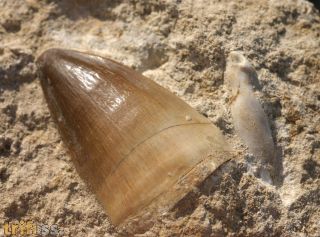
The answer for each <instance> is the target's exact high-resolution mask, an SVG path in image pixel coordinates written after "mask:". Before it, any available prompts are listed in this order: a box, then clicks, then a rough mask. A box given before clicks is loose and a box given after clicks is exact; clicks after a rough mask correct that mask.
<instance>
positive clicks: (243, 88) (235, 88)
mask: <svg viewBox="0 0 320 237" xmlns="http://www.w3.org/2000/svg"><path fill="white" fill-rule="evenodd" d="M255 75H256V72H255V70H254V68H253V67H252V66H251V64H250V63H249V61H248V60H247V59H246V58H245V57H244V56H243V55H242V54H241V53H240V52H236V51H234V52H231V53H230V55H229V59H228V64H227V69H226V84H227V85H228V86H229V88H230V90H231V94H232V99H231V101H232V102H231V114H232V117H233V122H234V126H235V129H236V132H237V133H238V134H239V136H240V138H241V139H242V140H243V141H244V143H245V144H246V145H247V146H248V148H249V151H250V152H251V153H252V154H253V155H254V156H255V157H256V158H258V159H259V160H260V161H261V162H262V163H264V164H267V165H268V164H271V165H272V163H273V162H274V159H275V148H274V143H273V139H272V135H271V130H270V126H269V123H268V119H267V116H266V115H265V113H264V111H263V109H262V107H261V105H260V103H259V101H258V100H257V99H256V98H255V96H254V93H253V89H252V85H253V84H254V83H255V79H257V78H255ZM269 168H270V167H269ZM270 172H271V174H270V175H271V176H273V175H274V174H272V172H273V171H272V170H270ZM261 176H265V177H264V178H265V180H266V181H268V182H272V181H271V180H270V179H271V177H266V176H268V174H265V173H264V174H261ZM262 178H263V177H262ZM268 179H269V180H268Z"/></svg>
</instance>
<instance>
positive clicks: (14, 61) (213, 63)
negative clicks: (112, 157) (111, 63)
mask: <svg viewBox="0 0 320 237" xmlns="http://www.w3.org/2000/svg"><path fill="white" fill-rule="evenodd" d="M53 46H56V47H57V46H58V47H65V48H74V49H80V50H87V51H92V52H95V53H97V54H100V55H103V56H107V57H110V58H112V59H115V60H117V61H120V62H122V63H124V64H126V65H129V66H131V67H132V68H135V69H136V70H138V71H140V72H142V73H143V74H144V75H146V76H148V77H150V78H151V79H152V80H155V81H156V82H157V83H159V84H160V85H162V86H164V87H165V88H167V89H168V90H170V91H172V92H173V93H175V94H176V95H178V96H179V97H180V98H182V99H183V100H185V101H186V102H187V103H189V104H190V105H191V106H192V107H194V108H196V109H197V110H198V111H199V112H200V113H202V114H204V115H205V116H207V117H208V118H209V119H210V120H211V121H212V123H214V124H215V125H217V126H218V127H219V128H220V129H221V130H222V131H223V133H224V134H225V136H226V137H228V138H229V139H230V141H231V143H233V141H237V136H236V134H235V131H234V127H233V124H232V120H231V117H230V111H229V105H228V91H227V89H226V88H225V85H224V83H223V82H224V72H225V66H226V59H227V56H228V53H229V52H230V51H231V50H242V51H243V52H244V54H245V56H246V57H247V58H248V59H249V60H250V61H251V63H252V64H253V66H254V67H255V68H256V69H257V73H258V75H259V80H260V84H261V90H260V91H258V92H257V96H258V98H259V100H260V102H261V104H262V105H263V108H264V110H265V112H266V114H267V116H268V118H269V120H270V123H271V127H272V132H273V136H274V140H275V142H276V145H277V150H278V153H279V155H278V158H279V164H281V166H280V167H279V169H278V175H279V177H278V178H279V180H280V181H279V184H278V185H276V186H270V185H267V184H265V183H263V182H262V181H261V180H260V179H259V178H256V177H255V176H253V175H252V174H250V172H247V169H248V164H249V163H248V159H250V156H248V155H239V159H238V160H234V161H231V162H229V163H228V164H226V165H225V167H223V168H222V169H221V170H219V171H217V172H216V173H215V174H213V175H212V176H211V177H209V178H208V180H207V181H206V182H204V183H203V185H201V186H200V187H197V188H195V189H194V191H193V192H191V193H190V194H188V196H187V198H186V199H184V200H182V201H181V202H180V203H179V204H178V205H177V206H176V207H175V208H174V209H173V210H172V211H171V212H169V213H167V215H165V216H163V217H161V218H160V219H159V221H158V223H156V224H155V225H154V226H153V227H152V228H151V229H150V230H149V231H148V232H146V233H140V234H141V235H139V236H293V237H294V236H315V237H316V236H320V206H319V205H320V186H319V185H320V134H319V133H320V114H319V111H320V110H319V109H320V78H319V77H320V17H319V11H318V10H317V9H316V8H315V7H313V5H312V4H311V3H309V2H307V1H305V0H281V1H279V0H269V1H267V0H246V1H240V0H239V1H219V0H212V1H210V0H199V1H195V0H194V1H190V0H189V1H186V0H176V1H169V0H168V1H155V0H150V1H147V0H142V1H138V0H131V1H116V0H115V1H113V0H108V1H102V0H93V1H85V0H69V1H67V0H65V1H63V0H60V1H59V0H0V224H1V225H2V223H3V222H5V221H13V220H33V221H35V222H42V223H48V224H57V225H59V226H60V227H61V228H62V229H63V230H64V231H65V235H66V236H117V235H119V234H121V233H119V231H118V230H116V229H115V228H113V227H112V226H111V225H110V223H109V222H108V219H107V215H106V214H105V213H104V211H103V210H102V208H101V206H100V205H99V204H98V203H97V201H96V200H95V198H94V196H93V194H92V193H91V192H90V191H89V190H88V189H87V187H86V186H85V185H84V183H83V182H82V180H80V178H79V177H78V174H77V173H76V172H75V169H74V166H73V164H72V163H71V161H70V158H69V156H68V155H67V153H66V150H65V148H64V146H63V144H62V142H61V139H60V136H59V134H58V133H57V130H56V127H55V124H54V123H53V121H52V119H51V117H50V114H49V111H48V108H47V105H46V103H45V100H44V97H43V94H42V91H41V87H40V85H39V80H38V77H37V75H36V67H35V63H34V62H35V58H36V57H37V56H38V55H39V54H40V53H41V52H42V51H43V50H44V49H47V48H49V47H53ZM233 146H234V149H235V150H236V149H240V150H241V149H242V148H243V145H241V144H239V143H237V142H234V143H233ZM0 233H1V232H0ZM122 234H123V235H125V232H123V231H122Z"/></svg>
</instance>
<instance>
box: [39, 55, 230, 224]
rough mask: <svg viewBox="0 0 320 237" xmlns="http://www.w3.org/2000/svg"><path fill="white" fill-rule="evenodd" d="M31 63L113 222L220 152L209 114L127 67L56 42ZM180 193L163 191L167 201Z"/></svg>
mask: <svg viewBox="0 0 320 237" xmlns="http://www.w3.org/2000/svg"><path fill="white" fill-rule="evenodd" d="M38 65H39V68H40V76H41V84H42V87H43V90H44V93H45V96H46V99H47V102H48V104H49V108H50V110H51V112H52V115H53V117H54V118H55V121H56V122H57V124H58V128H59V130H60V133H61V135H62V137H63V139H64V141H65V143H66V144H67V147H68V148H69V151H70V153H71V155H72V157H73V160H74V162H75V165H76V168H77V170H78V171H79V173H80V175H81V176H82V177H83V178H84V179H85V180H86V181H87V183H88V185H89V186H90V187H91V188H92V190H93V191H95V193H96V194H97V197H98V199H99V200H100V202H101V203H102V204H103V206H104V207H105V208H106V210H107V213H108V214H109V216H110V217H111V220H112V221H113V223H114V224H120V223H122V222H123V221H124V220H126V219H128V217H131V216H135V215H137V214H139V213H140V212H142V210H144V209H145V208H147V207H148V206H149V205H150V203H157V201H155V200H156V199H157V198H158V197H159V196H161V195H162V194H163V193H170V191H169V190H170V189H171V188H172V186H174V185H175V184H176V182H177V181H178V180H179V179H180V178H182V177H183V176H184V175H186V174H187V173H188V172H190V171H191V170H192V169H193V168H194V167H195V166H196V165H197V164H199V162H201V161H202V160H204V159H206V158H208V157H210V159H211V162H212V163H214V165H213V166H212V167H214V168H212V169H215V168H216V167H218V166H219V165H220V164H221V163H222V162H223V161H224V160H226V159H227V158H226V156H225V151H226V150H227V146H226V144H225V142H224V139H223V137H222V135H221V133H220V132H219V130H218V129H217V128H216V127H214V126H213V125H212V124H211V123H210V121H208V120H207V119H206V118H205V117H203V116H202V115H200V114H199V113H198V112H196V111H195V110H194V109H192V108H191V107H190V106H188V105H187V104H186V103H185V102H183V101H182V100H180V99H179V98H177V97H176V96H175V95H173V94H171V93H170V92H168V91H167V90H165V89H164V88H162V87H161V86H159V85H157V84H156V83H154V82H153V81H151V80H149V79H147V78H145V77H144V76H142V75H140V74H139V73H137V72H135V71H134V70H132V69H130V68H128V67H126V66H123V65H121V64H119V63H117V62H114V61H112V60H110V59H105V58H102V57H99V56H95V55H91V54H86V53H80V52H77V51H71V50H61V49H51V50H48V51H46V52H45V53H43V54H42V55H41V56H40V58H39V59H38ZM186 118H188V119H186ZM213 155H214V157H212V156H213ZM228 158H229V157H228ZM178 193H179V192H178ZM181 195H182V194H181ZM181 195H180V194H179V195H177V193H174V192H173V194H172V195H168V194H166V195H163V196H166V201H165V202H167V203H168V205H169V203H173V204H174V202H176V201H177V200H176V199H178V198H181ZM159 203H160V202H159ZM159 205H160V204H159ZM161 205H162V207H163V205H166V203H162V204H161ZM153 206H155V207H156V206H157V205H155V204H153ZM162 207H161V208H162ZM159 208H160V207H159ZM155 209H157V207H156V208H155Z"/></svg>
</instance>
